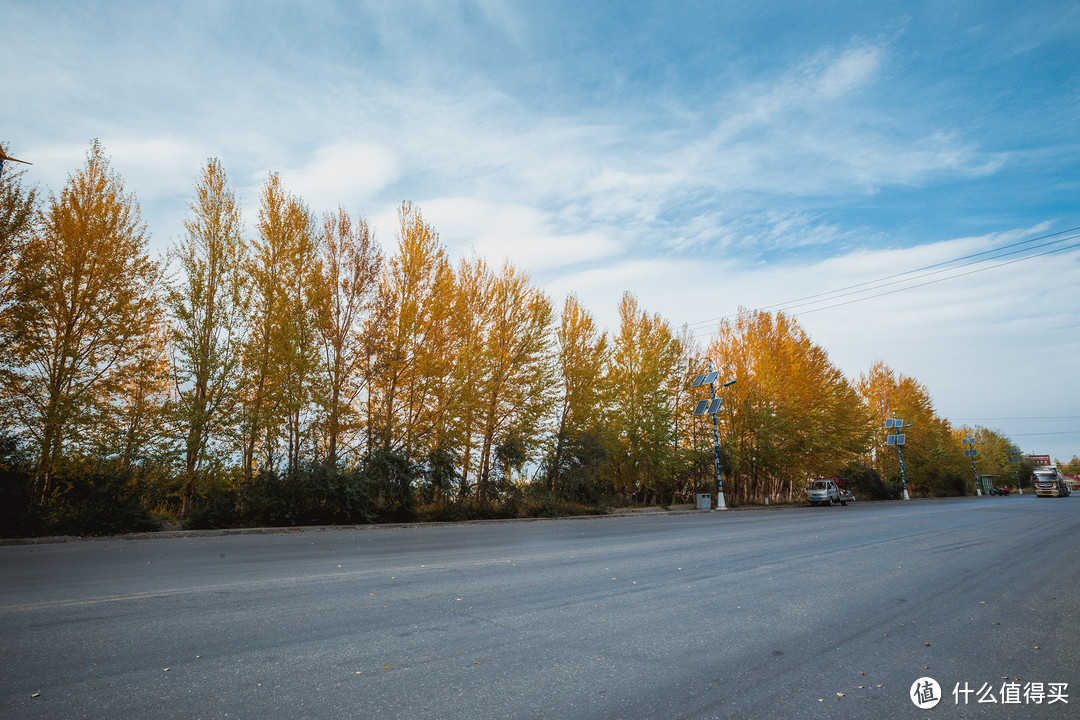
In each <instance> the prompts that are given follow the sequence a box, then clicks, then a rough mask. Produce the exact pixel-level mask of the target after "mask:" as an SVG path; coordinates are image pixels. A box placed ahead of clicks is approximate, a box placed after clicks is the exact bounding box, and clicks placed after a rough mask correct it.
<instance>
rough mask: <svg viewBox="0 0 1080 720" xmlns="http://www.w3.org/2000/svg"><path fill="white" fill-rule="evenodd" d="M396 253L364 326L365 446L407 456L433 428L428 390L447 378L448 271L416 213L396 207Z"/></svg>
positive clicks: (439, 248)
mask: <svg viewBox="0 0 1080 720" xmlns="http://www.w3.org/2000/svg"><path fill="white" fill-rule="evenodd" d="M398 221H399V231H398V248H397V253H396V254H395V255H394V256H393V257H392V258H391V259H390V261H389V262H388V263H387V264H386V266H385V267H384V268H383V272H382V274H381V276H380V279H379V289H378V299H377V301H376V305H375V310H374V312H373V313H372V315H371V318H370V321H369V322H370V324H369V327H370V329H371V337H372V340H373V349H374V357H373V366H372V369H371V392H370V393H369V398H368V402H369V410H368V414H369V420H368V426H369V433H370V434H371V447H372V449H374V448H375V447H376V446H377V447H379V448H381V449H382V450H384V451H389V450H395V451H400V452H403V453H404V454H405V455H406V456H408V457H410V458H412V457H413V456H414V454H415V453H416V450H417V443H422V442H423V435H424V433H425V432H428V431H430V430H431V429H432V428H433V427H434V425H435V423H434V420H435V413H434V411H433V408H432V407H431V404H430V403H429V401H430V399H431V396H432V394H433V393H434V392H435V387H434V385H435V384H436V383H442V382H444V380H445V377H446V376H447V374H448V373H449V370H450V367H451V358H450V357H449V353H448V352H447V350H448V342H449V333H448V330H447V328H446V327H445V326H444V320H445V318H446V306H447V303H448V302H450V301H451V296H452V293H453V271H452V270H451V268H450V265H449V262H448V261H447V259H446V253H445V251H444V249H443V247H442V245H441V244H440V242H439V235H438V233H437V232H436V231H435V229H434V228H433V227H431V226H430V225H428V224H427V223H426V222H424V218H423V215H422V213H421V212H420V208H418V207H416V206H414V205H413V204H412V203H408V202H406V203H402V205H401V207H400V208H399V209H398Z"/></svg>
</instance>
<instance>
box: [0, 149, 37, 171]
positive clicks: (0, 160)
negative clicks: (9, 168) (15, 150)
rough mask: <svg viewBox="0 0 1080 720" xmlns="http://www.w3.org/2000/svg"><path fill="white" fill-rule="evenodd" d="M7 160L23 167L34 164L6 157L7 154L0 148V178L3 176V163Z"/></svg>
mask: <svg viewBox="0 0 1080 720" xmlns="http://www.w3.org/2000/svg"><path fill="white" fill-rule="evenodd" d="M8 160H10V161H11V162H17V163H22V164H23V165H33V164H34V163H30V162H26V161H25V160H20V159H19V158H13V157H11V156H10V155H8V154H7V153H5V152H4V150H3V149H2V148H0V177H3V176H4V163H5V162H7V161H8Z"/></svg>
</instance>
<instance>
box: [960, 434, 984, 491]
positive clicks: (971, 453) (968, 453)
mask: <svg viewBox="0 0 1080 720" xmlns="http://www.w3.org/2000/svg"><path fill="white" fill-rule="evenodd" d="M960 444H961V445H970V446H971V447H969V448H966V449H965V450H964V457H969V458H971V472H972V473H974V474H975V494H976V495H979V496H981V495H982V485H981V484H980V483H979V470H978V469H977V468H976V467H975V456H976V455H978V454H979V451H978V450H976V449H975V446H976V445H982V441H981V440H978V441H977V440H975V438H973V437H966V438H964V439H963V440H961V441H960Z"/></svg>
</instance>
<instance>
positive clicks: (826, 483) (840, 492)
mask: <svg viewBox="0 0 1080 720" xmlns="http://www.w3.org/2000/svg"><path fill="white" fill-rule="evenodd" d="M806 499H807V500H808V501H809V502H810V504H811V505H828V506H830V507H831V506H833V505H835V504H836V503H840V504H841V505H847V504H848V503H849V502H855V496H854V495H852V494H851V492H850V491H849V490H844V489H842V488H841V487H840V486H839V485H838V484H837V483H836V480H835V479H833V478H816V479H814V480H811V481H810V485H809V486H808V487H807V488H806Z"/></svg>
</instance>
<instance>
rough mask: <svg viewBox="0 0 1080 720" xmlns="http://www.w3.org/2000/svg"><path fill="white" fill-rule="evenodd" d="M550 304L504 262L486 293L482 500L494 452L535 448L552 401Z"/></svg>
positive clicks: (481, 393)
mask: <svg viewBox="0 0 1080 720" xmlns="http://www.w3.org/2000/svg"><path fill="white" fill-rule="evenodd" d="M553 317H554V315H553V312H552V307H551V300H550V299H549V298H548V297H547V295H545V294H544V293H543V292H542V291H540V290H538V289H536V288H535V287H533V286H532V285H531V284H530V283H529V278H528V276H527V275H525V274H523V273H521V272H519V271H518V270H516V269H515V268H514V266H513V265H511V264H510V263H509V262H507V263H506V264H505V265H504V266H503V269H502V272H501V273H500V274H499V275H497V276H496V277H495V278H494V282H493V283H492V288H491V314H490V317H489V320H490V324H489V326H488V328H487V331H486V333H485V336H486V342H485V346H484V348H483V357H484V377H483V380H482V381H481V384H480V387H479V392H478V400H479V402H480V406H479V407H480V420H481V425H480V427H481V433H482V435H481V446H480V469H479V475H478V476H477V496H478V498H479V499H481V500H483V499H484V498H485V496H486V493H487V486H488V482H489V481H490V475H491V472H492V470H493V469H494V459H495V458H494V457H493V451H494V450H495V448H496V447H497V446H499V445H502V444H504V443H507V442H514V443H520V444H522V447H521V448H520V451H521V453H523V454H525V455H527V454H528V453H529V452H530V451H531V450H533V449H535V446H536V440H537V438H538V436H539V435H540V431H541V428H540V423H541V421H542V419H543V418H544V417H545V415H546V414H547V413H548V412H549V410H550V409H551V407H552V403H553V400H554V397H553V391H554V377H553V373H554V367H553V365H554V363H553V360H554V358H553V353H552V348H551V324H552V321H553Z"/></svg>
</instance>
